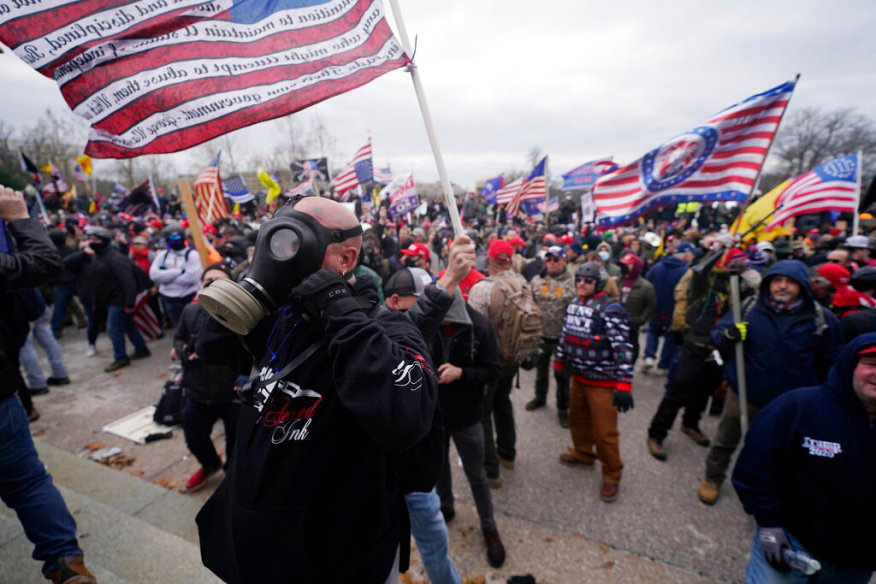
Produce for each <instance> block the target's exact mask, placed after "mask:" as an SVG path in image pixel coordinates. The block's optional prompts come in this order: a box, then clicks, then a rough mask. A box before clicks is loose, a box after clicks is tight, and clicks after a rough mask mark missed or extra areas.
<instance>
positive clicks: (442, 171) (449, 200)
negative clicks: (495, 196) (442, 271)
mask: <svg viewBox="0 0 876 584" xmlns="http://www.w3.org/2000/svg"><path fill="white" fill-rule="evenodd" d="M389 4H390V7H391V8H392V13H393V15H394V16H395V24H396V26H397V27H398V36H399V40H400V41H401V44H402V48H403V49H404V51H405V53H407V54H408V55H413V51H412V50H411V42H410V40H408V30H407V28H406V27H405V21H404V19H403V18H402V13H401V10H400V9H399V7H398V1H397V0H389ZM407 70H408V72H409V73H410V74H411V79H412V80H413V82H414V91H416V93H417V101H418V102H419V104H420V113H421V114H422V115H423V123H424V124H425V126H426V134H428V135H429V144H430V145H431V146H432V155H433V156H434V157H435V165H436V166H437V167H438V176H439V177H440V178H441V189H442V190H443V191H444V202H445V204H446V205H447V210H448V211H449V212H450V222H451V223H452V224H453V232H454V234H455V235H462V234H463V232H462V222H461V221H460V220H459V209H457V208H456V200H455V199H454V197H453V190H452V189H451V187H450V178H449V177H448V176H447V168H446V167H445V166H444V156H443V155H442V154H441V147H440V146H439V145H438V137H437V136H436V135H435V127H434V126H433V125H432V114H431V113H430V111H429V104H428V102H427V101H426V94H425V92H424V91H423V83H422V81H421V80H420V73H419V71H418V69H417V65H416V63H414V62H413V61H412V62H411V63H410V64H409V65H408V67H407Z"/></svg>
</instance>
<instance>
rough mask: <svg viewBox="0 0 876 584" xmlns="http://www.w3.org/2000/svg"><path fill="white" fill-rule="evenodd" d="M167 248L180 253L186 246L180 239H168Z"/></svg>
mask: <svg viewBox="0 0 876 584" xmlns="http://www.w3.org/2000/svg"><path fill="white" fill-rule="evenodd" d="M167 246H168V247H169V248H170V249H172V250H175V251H180V250H181V249H183V248H184V247H185V246H186V241H185V240H184V239H183V238H182V237H173V236H171V237H168V238H167Z"/></svg>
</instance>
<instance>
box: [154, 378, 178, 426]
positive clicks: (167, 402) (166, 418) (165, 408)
mask: <svg viewBox="0 0 876 584" xmlns="http://www.w3.org/2000/svg"><path fill="white" fill-rule="evenodd" d="M183 404H185V390H184V389H183V384H182V367H180V366H175V367H174V368H173V369H171V374H170V379H168V380H167V381H165V382H164V389H163V390H162V392H161V398H159V400H158V403H157V404H155V414H154V415H153V416H152V419H153V420H154V421H155V423H156V424H161V425H162V426H177V425H179V424H182V413H183Z"/></svg>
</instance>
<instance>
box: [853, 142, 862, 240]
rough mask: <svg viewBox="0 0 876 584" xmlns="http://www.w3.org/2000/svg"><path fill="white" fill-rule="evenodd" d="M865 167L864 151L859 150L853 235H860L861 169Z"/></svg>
mask: <svg viewBox="0 0 876 584" xmlns="http://www.w3.org/2000/svg"><path fill="white" fill-rule="evenodd" d="M862 166H864V151H863V150H858V168H857V169H856V175H857V176H856V177H855V178H856V180H857V182H858V198H857V199H856V200H855V212H854V214H853V215H852V217H853V219H852V235H857V234H858V223H860V221H861V218H860V217H859V215H860V214H861V209H860V207H861V172H862V169H861V167H862Z"/></svg>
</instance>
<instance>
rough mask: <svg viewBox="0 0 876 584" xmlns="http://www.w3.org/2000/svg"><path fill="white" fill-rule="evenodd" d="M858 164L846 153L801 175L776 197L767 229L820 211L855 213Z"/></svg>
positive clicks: (851, 155) (856, 209) (853, 155)
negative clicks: (774, 208) (773, 211)
mask: <svg viewBox="0 0 876 584" xmlns="http://www.w3.org/2000/svg"><path fill="white" fill-rule="evenodd" d="M859 164H860V161H859V160H858V155H857V154H849V155H847V156H841V157H840V158H834V159H833V160H830V161H828V162H825V163H824V164H821V165H819V166H817V167H815V168H813V169H812V170H810V171H809V172H807V173H805V174H801V175H800V176H799V177H797V178H796V179H795V180H794V182H792V183H791V184H789V185H788V186H787V187H785V190H784V191H782V194H781V195H779V196H778V197H777V198H776V209H777V211H776V214H775V215H773V218H772V220H771V221H770V222H769V225H767V229H772V228H773V227H777V226H779V225H781V224H782V223H784V222H785V221H787V220H788V219H790V218H792V217H796V216H797V215H808V214H810V213H821V212H822V211H840V212H846V213H857V212H858V190H859V188H860V186H859V185H858V165H859Z"/></svg>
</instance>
